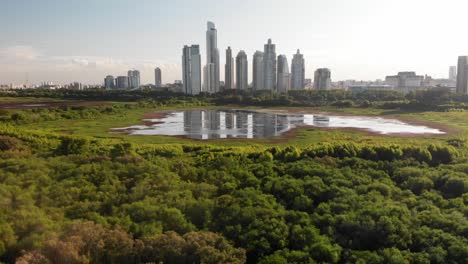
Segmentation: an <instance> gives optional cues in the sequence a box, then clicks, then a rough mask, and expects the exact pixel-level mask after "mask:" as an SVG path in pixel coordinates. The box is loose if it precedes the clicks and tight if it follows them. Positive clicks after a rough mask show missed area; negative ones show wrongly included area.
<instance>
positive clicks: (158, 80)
mask: <svg viewBox="0 0 468 264" xmlns="http://www.w3.org/2000/svg"><path fill="white" fill-rule="evenodd" d="M161 79H162V76H161V69H160V68H156V69H154V85H155V86H156V87H158V88H159V87H161V86H162V81H161Z"/></svg>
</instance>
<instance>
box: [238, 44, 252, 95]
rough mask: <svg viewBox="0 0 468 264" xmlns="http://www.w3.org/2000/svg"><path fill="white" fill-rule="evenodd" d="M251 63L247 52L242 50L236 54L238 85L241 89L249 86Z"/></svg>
mask: <svg viewBox="0 0 468 264" xmlns="http://www.w3.org/2000/svg"><path fill="white" fill-rule="evenodd" d="M248 74H249V63H248V61H247V54H245V51H243V50H241V51H239V53H238V54H237V56H236V86H237V89H239V90H244V91H245V90H247V89H248V88H249V79H248Z"/></svg>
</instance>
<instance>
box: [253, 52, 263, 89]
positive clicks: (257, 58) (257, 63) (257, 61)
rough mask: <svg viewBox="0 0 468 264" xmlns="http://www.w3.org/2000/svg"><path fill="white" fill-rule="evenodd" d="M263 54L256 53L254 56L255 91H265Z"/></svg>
mask: <svg viewBox="0 0 468 264" xmlns="http://www.w3.org/2000/svg"><path fill="white" fill-rule="evenodd" d="M263 67H264V66H263V52H261V51H258V50H257V51H256V52H255V53H254V55H253V62H252V78H253V82H252V88H253V90H254V91H260V90H264V89H265V88H264V85H263V78H264V76H263V75H264V74H263Z"/></svg>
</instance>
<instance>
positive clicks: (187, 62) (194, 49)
mask: <svg viewBox="0 0 468 264" xmlns="http://www.w3.org/2000/svg"><path fill="white" fill-rule="evenodd" d="M182 51H183V55H182V78H183V92H184V93H186V94H190V95H197V94H199V93H200V92H201V88H202V87H201V57H200V46H199V45H192V46H184V48H183V50H182Z"/></svg>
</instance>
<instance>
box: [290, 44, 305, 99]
mask: <svg viewBox="0 0 468 264" xmlns="http://www.w3.org/2000/svg"><path fill="white" fill-rule="evenodd" d="M304 80H305V62H304V55H302V54H301V53H300V51H299V50H297V53H296V54H294V57H293V59H292V62H291V89H293V90H295V89H304V87H305V83H304Z"/></svg>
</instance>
